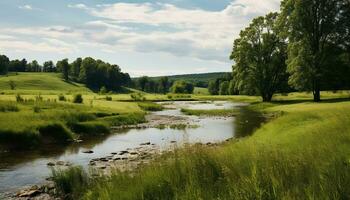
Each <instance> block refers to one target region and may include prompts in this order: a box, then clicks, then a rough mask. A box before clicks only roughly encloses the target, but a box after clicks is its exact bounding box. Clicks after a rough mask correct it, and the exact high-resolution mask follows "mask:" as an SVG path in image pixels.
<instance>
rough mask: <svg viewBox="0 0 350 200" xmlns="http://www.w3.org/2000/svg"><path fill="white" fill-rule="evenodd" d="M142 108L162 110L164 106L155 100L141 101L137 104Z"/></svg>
mask: <svg viewBox="0 0 350 200" xmlns="http://www.w3.org/2000/svg"><path fill="white" fill-rule="evenodd" d="M137 105H138V106H139V107H140V108H141V109H142V110H145V111H161V110H163V106H162V105H160V104H157V103H153V102H140V103H138V104H137Z"/></svg>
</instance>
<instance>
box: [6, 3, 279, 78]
mask: <svg viewBox="0 0 350 200" xmlns="http://www.w3.org/2000/svg"><path fill="white" fill-rule="evenodd" d="M279 4H280V0H147V1H146V0H50V1H49V0H0V19H1V20H0V54H5V55H7V56H8V57H9V58H10V59H22V58H26V59H27V60H29V61H31V60H34V59H35V60H37V61H39V62H44V61H46V60H53V61H57V60H60V59H63V58H68V59H69V60H70V61H73V60H74V59H75V58H77V57H87V56H90V57H93V58H96V59H101V60H104V61H107V62H110V63H112V64H118V65H119V66H120V67H121V68H122V70H123V71H124V72H128V73H130V75H131V76H133V77H135V76H143V75H147V76H161V75H174V74H188V73H205V72H221V71H231V66H232V61H231V60H230V59H229V56H230V53H231V50H232V44H233V41H234V39H235V38H237V37H238V35H239V32H240V30H242V29H244V28H245V27H246V26H248V25H249V23H250V21H251V20H252V19H253V18H254V17H257V16H261V15H265V14H267V13H268V12H273V11H278V10H279Z"/></svg>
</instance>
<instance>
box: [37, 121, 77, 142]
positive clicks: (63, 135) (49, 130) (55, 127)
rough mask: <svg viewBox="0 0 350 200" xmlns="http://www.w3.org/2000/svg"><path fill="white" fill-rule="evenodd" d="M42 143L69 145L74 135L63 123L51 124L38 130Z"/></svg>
mask: <svg viewBox="0 0 350 200" xmlns="http://www.w3.org/2000/svg"><path fill="white" fill-rule="evenodd" d="M38 131H39V133H40V142H41V143H67V142H69V141H71V140H72V139H73V138H74V133H73V132H72V131H71V130H69V129H68V128H67V127H66V126H65V125H64V124H62V123H59V122H58V123H49V124H45V125H41V126H40V127H39V128H38Z"/></svg>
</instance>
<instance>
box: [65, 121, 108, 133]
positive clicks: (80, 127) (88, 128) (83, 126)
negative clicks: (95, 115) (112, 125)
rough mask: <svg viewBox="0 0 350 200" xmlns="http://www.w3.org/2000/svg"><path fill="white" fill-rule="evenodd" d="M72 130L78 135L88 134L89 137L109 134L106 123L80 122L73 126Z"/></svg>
mask: <svg viewBox="0 0 350 200" xmlns="http://www.w3.org/2000/svg"><path fill="white" fill-rule="evenodd" d="M71 129H72V130H73V131H74V132H75V133H78V134H87V135H100V134H103V133H109V131H110V130H109V127H108V125H107V123H105V122H101V121H99V122H96V121H89V122H79V123H76V124H73V125H71Z"/></svg>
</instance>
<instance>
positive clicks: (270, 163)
mask: <svg viewBox="0 0 350 200" xmlns="http://www.w3.org/2000/svg"><path fill="white" fill-rule="evenodd" d="M252 108H253V109H256V110H260V111H262V112H266V113H271V112H281V113H283V114H282V116H280V117H279V118H277V119H274V120H272V121H271V122H269V123H267V124H266V125H264V126H263V127H262V128H260V129H259V130H257V131H256V132H255V134H254V135H253V136H251V137H248V138H245V139H240V140H234V141H232V142H229V143H227V144H224V145H222V146H218V147H214V148H206V147H201V146H195V147H188V148H186V149H182V150H178V151H176V152H175V153H174V154H171V156H169V155H168V156H167V157H168V158H167V159H166V158H162V159H160V160H158V162H155V163H153V164H152V165H151V166H148V167H147V166H146V167H145V168H143V169H141V170H140V171H137V172H135V174H133V176H129V175H128V174H126V173H118V172H115V173H114V174H113V175H112V176H111V177H102V178H97V179H96V178H95V179H89V178H87V177H88V176H87V175H82V174H81V172H80V170H77V169H75V171H74V172H72V170H71V171H70V173H71V174H67V173H68V172H61V174H60V173H58V174H56V177H55V178H56V181H57V183H58V185H62V184H63V183H64V185H65V188H63V187H61V188H60V189H61V191H64V190H65V191H67V190H68V188H67V187H70V190H69V191H71V194H72V197H73V198H74V197H81V196H82V197H83V198H84V199H111V198H113V197H120V198H122V199H348V198H349V197H350V190H349V188H350V173H349V166H350V164H349V157H348V155H349V153H350V102H348V101H340V102H337V103H334V102H324V103H318V104H317V103H311V102H301V103H293V104H289V103H284V104H282V103H280V102H277V103H270V104H269V105H264V104H259V103H257V104H253V105H252ZM72 174H74V175H72ZM80 175H81V176H83V177H85V179H81V178H80V179H79V180H87V181H83V183H82V182H79V181H78V179H77V178H76V177H81V176H80ZM63 176H64V177H65V178H64V179H63ZM81 186H84V188H83V189H81V190H74V188H82V187H81Z"/></svg>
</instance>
